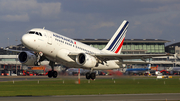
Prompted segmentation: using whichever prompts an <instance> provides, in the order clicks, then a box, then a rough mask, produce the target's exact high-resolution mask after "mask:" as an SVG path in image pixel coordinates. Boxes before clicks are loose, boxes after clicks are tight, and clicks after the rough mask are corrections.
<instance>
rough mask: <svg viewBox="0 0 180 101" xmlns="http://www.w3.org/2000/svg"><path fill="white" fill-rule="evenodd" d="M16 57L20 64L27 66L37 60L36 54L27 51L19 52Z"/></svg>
mask: <svg viewBox="0 0 180 101" xmlns="http://www.w3.org/2000/svg"><path fill="white" fill-rule="evenodd" d="M18 59H19V61H20V62H21V63H22V64H24V65H28V66H34V65H35V62H37V57H36V55H35V54H33V53H30V52H28V51H25V52H21V53H20V54H19V56H18Z"/></svg>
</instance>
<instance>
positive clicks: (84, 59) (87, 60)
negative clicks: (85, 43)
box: [76, 53, 97, 68]
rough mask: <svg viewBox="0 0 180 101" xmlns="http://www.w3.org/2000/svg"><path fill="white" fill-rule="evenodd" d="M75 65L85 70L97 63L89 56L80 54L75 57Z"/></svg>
mask: <svg viewBox="0 0 180 101" xmlns="http://www.w3.org/2000/svg"><path fill="white" fill-rule="evenodd" d="M76 63H77V64H79V65H81V66H83V67H86V68H92V67H95V66H96V64H97V61H96V59H95V57H93V56H91V55H89V54H85V53H80V54H78V55H77V56H76Z"/></svg>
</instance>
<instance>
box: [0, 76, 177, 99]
mask: <svg viewBox="0 0 180 101" xmlns="http://www.w3.org/2000/svg"><path fill="white" fill-rule="evenodd" d="M63 81H64V84H63ZM114 81H115V83H114ZM139 93H180V80H179V78H172V79H155V78H134V79H133V78H119V79H115V80H112V79H97V80H95V81H90V83H88V80H81V84H76V83H75V80H69V79H67V80H60V79H47V80H42V81H41V80H40V81H39V84H38V81H37V80H36V81H15V82H14V84H13V82H12V81H11V82H0V96H44V95H91V94H139Z"/></svg>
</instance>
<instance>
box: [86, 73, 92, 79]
mask: <svg viewBox="0 0 180 101" xmlns="http://www.w3.org/2000/svg"><path fill="white" fill-rule="evenodd" d="M90 78H91V74H90V73H89V72H88V73H86V79H88V80H89V79H90Z"/></svg>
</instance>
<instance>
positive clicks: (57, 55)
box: [18, 20, 168, 79]
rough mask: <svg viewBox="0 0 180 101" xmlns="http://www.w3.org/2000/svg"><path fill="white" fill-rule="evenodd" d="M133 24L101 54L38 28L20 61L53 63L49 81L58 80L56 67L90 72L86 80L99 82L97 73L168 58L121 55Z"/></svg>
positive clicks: (125, 23)
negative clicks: (128, 62) (135, 61)
mask: <svg viewBox="0 0 180 101" xmlns="http://www.w3.org/2000/svg"><path fill="white" fill-rule="evenodd" d="M128 25H129V22H128V21H126V20H124V21H123V22H122V24H121V25H120V26H119V28H118V29H117V31H116V32H115V34H114V35H113V36H112V38H111V39H110V41H109V42H108V43H107V45H106V46H105V48H104V49H102V50H99V49H97V48H94V47H91V46H89V45H86V44H84V43H81V42H78V41H76V40H74V39H71V38H68V37H65V36H63V35H60V34H57V33H55V32H52V31H49V30H47V29H45V28H34V29H31V30H29V31H28V32H27V33H26V34H24V35H23V36H22V39H21V42H22V44H23V45H24V46H25V47H27V48H29V49H30V50H32V51H33V52H30V51H22V52H20V53H19V55H18V58H19V61H20V62H21V63H22V64H24V65H29V66H33V65H39V64H40V63H41V62H42V61H44V60H45V59H47V60H49V65H50V66H51V68H52V71H49V72H48V77H49V78H51V77H53V78H56V77H57V72H56V71H54V65H55V63H60V64H62V65H64V66H67V67H72V68H83V69H89V70H90V72H87V73H86V79H95V78H96V74H95V73H93V70H110V69H118V68H120V67H121V66H122V64H126V62H125V61H123V60H125V59H141V60H143V61H144V62H146V59H147V58H152V57H155V56H167V55H168V54H128V55H125V54H120V53H121V50H122V46H123V42H124V39H125V35H126V32H127V28H128Z"/></svg>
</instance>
